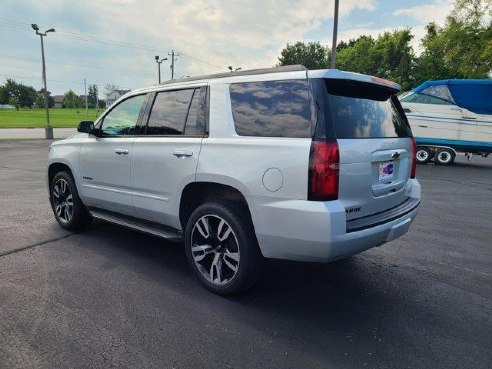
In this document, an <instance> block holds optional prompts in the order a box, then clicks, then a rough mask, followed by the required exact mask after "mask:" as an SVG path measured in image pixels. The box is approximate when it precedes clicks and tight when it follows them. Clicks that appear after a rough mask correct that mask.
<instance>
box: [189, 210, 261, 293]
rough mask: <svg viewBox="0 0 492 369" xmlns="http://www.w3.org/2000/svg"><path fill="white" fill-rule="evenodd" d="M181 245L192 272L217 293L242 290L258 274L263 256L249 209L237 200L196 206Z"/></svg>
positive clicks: (256, 278)
mask: <svg viewBox="0 0 492 369" xmlns="http://www.w3.org/2000/svg"><path fill="white" fill-rule="evenodd" d="M185 247H186V256H187V258H188V262H189V264H190V266H191V268H192V269H193V271H194V273H195V275H196V276H197V277H198V279H200V281H201V282H202V283H203V284H204V285H205V287H206V288H207V289H209V290H211V291H212V292H214V293H217V294H219V295H224V296H227V295H233V294H237V293H239V292H242V291H244V290H246V289H248V288H250V287H252V286H253V285H254V284H255V283H256V282H257V281H258V279H259V277H260V276H261V270H262V266H263V257H262V255H261V253H260V250H259V247H258V243H257V240H256V236H255V233H254V228H253V224H252V222H251V218H250V216H249V213H248V212H247V209H246V208H245V206H244V205H243V204H241V203H239V202H236V201H217V202H213V203H205V204H203V205H201V206H199V207H198V208H197V209H196V210H195V211H194V212H193V213H192V214H191V217H190V219H189V220H188V222H187V225H186V231H185Z"/></svg>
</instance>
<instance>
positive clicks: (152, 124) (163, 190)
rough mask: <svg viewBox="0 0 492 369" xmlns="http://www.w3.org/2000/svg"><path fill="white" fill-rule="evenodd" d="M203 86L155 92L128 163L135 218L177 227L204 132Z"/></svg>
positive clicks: (192, 177) (204, 96) (204, 91)
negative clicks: (180, 207)
mask: <svg viewBox="0 0 492 369" xmlns="http://www.w3.org/2000/svg"><path fill="white" fill-rule="evenodd" d="M206 93H207V89H206V87H205V86H198V87H197V88H188V89H181V90H167V91H161V92H158V93H157V94H156V95H155V99H154V101H153V104H152V108H151V110H150V113H149V117H148V122H147V128H146V130H145V135H144V136H141V137H138V138H136V140H135V142H134V146H133V155H132V159H131V167H132V188H133V205H134V208H135V214H136V216H138V217H140V218H143V219H146V220H150V221H154V222H158V223H162V224H166V225H169V226H171V227H174V228H178V229H180V228H181V224H180V222H179V202H180V199H181V193H182V190H183V188H184V187H185V186H186V185H187V184H188V183H191V182H194V181H195V173H196V167H197V164H198V157H199V155H200V148H201V143H202V138H203V135H204V132H205V111H206V109H205V105H206V102H205V98H206Z"/></svg>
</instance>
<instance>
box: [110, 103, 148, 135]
mask: <svg viewBox="0 0 492 369" xmlns="http://www.w3.org/2000/svg"><path fill="white" fill-rule="evenodd" d="M145 98H146V95H139V96H134V97H130V98H129V99H126V100H125V101H123V102H122V103H120V104H118V105H117V106H115V107H114V108H113V109H112V110H111V111H110V112H109V113H108V115H106V116H105V117H104V121H103V123H102V131H103V134H104V135H108V136H118V135H127V134H133V133H134V130H135V126H136V124H137V120H138V117H139V115H140V113H141V111H142V108H143V102H144V101H145Z"/></svg>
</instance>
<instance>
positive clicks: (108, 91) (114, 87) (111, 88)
mask: <svg viewBox="0 0 492 369" xmlns="http://www.w3.org/2000/svg"><path fill="white" fill-rule="evenodd" d="M118 89H119V87H118V86H117V85H115V84H113V83H106V86H104V94H105V95H106V98H107V97H108V96H109V95H111V93H112V92H113V91H114V90H118Z"/></svg>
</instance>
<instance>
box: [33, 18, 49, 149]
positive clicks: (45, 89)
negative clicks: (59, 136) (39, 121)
mask: <svg viewBox="0 0 492 369" xmlns="http://www.w3.org/2000/svg"><path fill="white" fill-rule="evenodd" d="M31 27H32V29H33V30H35V31H36V34H37V35H39V37H40V38H41V57H42V60H43V84H44V106H45V108H46V127H44V137H45V138H46V139H47V140H52V139H53V127H51V124H50V112H49V102H48V85H47V84H46V63H45V59H44V43H43V37H46V35H47V34H48V33H49V32H55V29H54V28H50V29H49V30H47V31H45V32H41V31H39V27H38V25H37V24H31Z"/></svg>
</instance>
